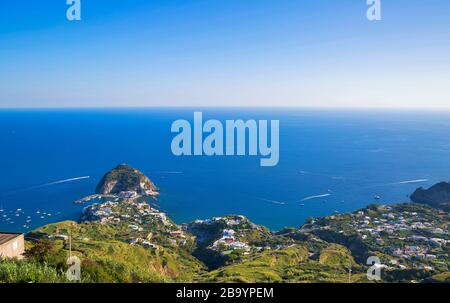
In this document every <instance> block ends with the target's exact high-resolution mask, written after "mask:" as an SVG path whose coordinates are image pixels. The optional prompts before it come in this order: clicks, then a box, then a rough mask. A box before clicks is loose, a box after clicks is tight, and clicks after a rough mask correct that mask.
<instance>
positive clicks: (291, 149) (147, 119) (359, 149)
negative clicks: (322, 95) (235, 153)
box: [0, 108, 450, 231]
mask: <svg viewBox="0 0 450 303" xmlns="http://www.w3.org/2000/svg"><path fill="white" fill-rule="evenodd" d="M194 111H203V118H204V120H207V119H219V120H222V121H224V120H226V119H233V120H235V119H244V120H246V119H267V120H270V119H278V120H280V162H279V164H278V166H276V167H261V166H260V163H259V160H260V158H259V157H206V156H203V157H175V156H173V155H172V153H171V149H170V143H171V140H172V138H173V134H172V133H171V132H170V127H171V124H172V122H173V121H174V120H176V119H187V120H190V121H192V120H193V112H194ZM449 129H450V113H431V112H426V113H422V112H412V111H409V112H400V111H392V112H388V111H369V110H367V111H363V110H353V111H352V110H328V111H324V110H320V111H319V110H305V109H213V108H209V109H187V108H186V109H115V110H112V109H111V110H106V109H92V110H87V109H86V110H2V111H0V140H1V141H0V142H1V148H0V155H1V157H0V167H1V170H0V230H2V231H27V230H31V229H33V228H36V227H38V226H42V225H44V224H48V223H51V222H55V221H60V220H66V219H74V220H77V219H78V218H79V215H80V213H81V211H82V209H83V207H84V206H85V205H75V204H73V203H72V202H73V201H74V200H76V199H78V198H81V197H83V196H86V195H89V194H92V193H93V192H94V190H95V186H96V184H97V183H98V182H99V180H100V179H101V177H102V176H103V174H104V173H106V172H107V171H109V170H110V169H112V168H113V167H115V166H116V165H117V164H119V163H128V164H130V165H132V166H133V167H135V168H137V169H139V170H141V171H142V172H143V173H144V174H146V175H147V176H149V177H150V179H152V180H153V181H154V182H155V183H156V184H157V186H158V187H160V188H161V197H160V199H159V202H158V204H159V206H160V207H161V208H162V209H163V210H164V211H166V212H167V213H168V215H169V216H171V217H172V218H173V219H174V220H175V221H176V222H177V223H184V222H188V221H191V220H195V219H203V218H208V217H212V216H221V215H225V214H243V215H246V216H248V217H249V218H250V219H251V220H253V221H254V222H256V223H258V224H263V225H266V226H268V227H269V228H271V229H274V230H279V229H281V228H282V227H284V226H299V225H301V224H302V223H303V222H304V220H305V219H307V218H308V217H316V216H326V215H331V214H333V213H334V212H335V211H339V212H347V211H354V210H356V209H358V208H362V207H365V206H367V205H368V204H371V203H373V202H377V203H397V202H406V201H409V198H408V197H407V195H408V194H411V193H412V192H413V191H414V190H415V189H416V188H417V187H419V186H424V187H428V186H430V185H432V184H434V183H436V182H439V181H442V180H449V179H450V132H449ZM375 196H380V197H381V199H380V200H379V201H375V199H374V197H375ZM27 221H28V222H27Z"/></svg>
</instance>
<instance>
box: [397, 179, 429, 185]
mask: <svg viewBox="0 0 450 303" xmlns="http://www.w3.org/2000/svg"><path fill="white" fill-rule="evenodd" d="M422 182H428V179H417V180H407V181H400V182H397V183H393V184H413V183H422Z"/></svg>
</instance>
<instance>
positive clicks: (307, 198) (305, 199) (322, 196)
mask: <svg viewBox="0 0 450 303" xmlns="http://www.w3.org/2000/svg"><path fill="white" fill-rule="evenodd" d="M329 196H331V194H323V195H315V196H308V197H305V198H303V199H301V200H300V201H299V202H305V201H308V200H313V199H319V198H325V197H329Z"/></svg>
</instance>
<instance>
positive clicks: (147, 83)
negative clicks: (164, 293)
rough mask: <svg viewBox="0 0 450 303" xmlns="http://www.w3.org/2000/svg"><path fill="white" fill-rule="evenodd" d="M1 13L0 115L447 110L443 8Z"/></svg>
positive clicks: (38, 2) (271, 5)
mask: <svg viewBox="0 0 450 303" xmlns="http://www.w3.org/2000/svg"><path fill="white" fill-rule="evenodd" d="M381 2H382V18H383V19H382V21H379V22H369V21H368V20H367V19H366V10H367V5H366V0H183V1H181V0H178V1H174V0H130V1H119V0H110V1H108V0H81V3H82V20H81V21H74V22H69V21H68V20H67V19H66V9H67V7H68V6H67V5H66V3H65V0H34V1H28V0H25V1H4V0H0V107H90V106H95V107H118V106H204V105H208V106H214V105H216V106H224V105H230V106H315V107H401V108H403V107H426V108H443V107H445V108H450V89H449V83H450V55H449V54H450V1H448V0H427V1H423V0H381Z"/></svg>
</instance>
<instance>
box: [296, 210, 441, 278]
mask: <svg viewBox="0 0 450 303" xmlns="http://www.w3.org/2000/svg"><path fill="white" fill-rule="evenodd" d="M449 222H450V216H449V213H448V212H445V211H442V210H437V209H434V208H431V207H429V206H425V205H418V204H398V205H393V206H387V205H371V206H369V207H367V208H365V209H362V210H358V211H356V212H354V213H351V214H341V215H335V216H330V217H325V218H319V219H315V220H312V221H311V222H310V223H309V224H305V225H304V226H303V227H302V228H301V229H300V231H302V232H304V233H312V234H318V235H323V234H326V233H327V232H333V233H338V234H340V235H343V236H355V235H356V236H357V238H358V239H360V240H361V241H362V243H364V244H365V245H366V246H367V248H368V249H369V250H370V251H372V252H373V253H374V254H378V255H380V256H381V258H382V259H383V261H384V262H383V264H385V265H384V266H385V268H386V269H388V270H389V269H411V268H421V269H426V270H430V271H434V270H435V269H436V267H441V268H446V269H448V267H449V266H450V262H449V252H450V249H449V243H450V232H449V225H448V224H449Z"/></svg>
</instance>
